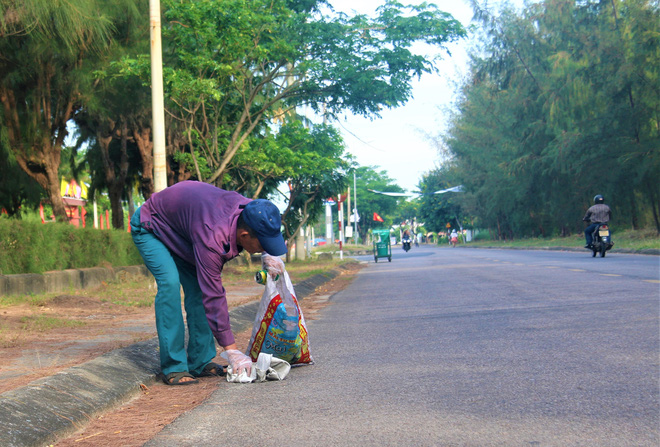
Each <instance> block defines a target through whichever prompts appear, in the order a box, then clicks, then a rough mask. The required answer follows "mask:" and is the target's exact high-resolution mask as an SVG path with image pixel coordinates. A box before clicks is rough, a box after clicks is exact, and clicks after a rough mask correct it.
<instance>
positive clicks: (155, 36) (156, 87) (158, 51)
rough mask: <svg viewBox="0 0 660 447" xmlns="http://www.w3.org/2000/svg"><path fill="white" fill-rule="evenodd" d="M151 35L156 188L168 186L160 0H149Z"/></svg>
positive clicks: (160, 189)
mask: <svg viewBox="0 0 660 447" xmlns="http://www.w3.org/2000/svg"><path fill="white" fill-rule="evenodd" d="M149 25H150V27H149V30H150V35H151V113H152V125H151V130H152V133H153V142H154V149H153V151H154V189H155V192H158V191H162V190H163V189H165V188H167V173H166V171H165V101H164V100H163V48H162V44H161V39H160V0H149Z"/></svg>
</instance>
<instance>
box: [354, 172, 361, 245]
mask: <svg viewBox="0 0 660 447" xmlns="http://www.w3.org/2000/svg"><path fill="white" fill-rule="evenodd" d="M357 224H358V212H357V186H356V184H355V171H353V225H354V227H355V228H354V230H353V234H354V236H353V240H354V241H355V245H357V244H359V243H360V236H359V235H358V232H357V230H358V226H357Z"/></svg>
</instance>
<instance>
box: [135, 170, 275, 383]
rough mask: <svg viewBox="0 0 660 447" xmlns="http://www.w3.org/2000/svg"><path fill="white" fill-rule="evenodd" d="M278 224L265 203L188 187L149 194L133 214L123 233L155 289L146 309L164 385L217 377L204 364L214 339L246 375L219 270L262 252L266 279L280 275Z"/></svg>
mask: <svg viewBox="0 0 660 447" xmlns="http://www.w3.org/2000/svg"><path fill="white" fill-rule="evenodd" d="M281 225H282V221H281V217H280V212H279V210H278V209H277V207H276V206H275V205H274V204H272V203H271V202H270V201H268V200H264V199H257V200H251V199H248V198H245V197H243V196H242V195H240V194H239V193H237V192H233V191H225V190H222V189H220V188H217V187H215V186H213V185H210V184H207V183H203V182H196V181H184V182H180V183H177V184H175V185H173V186H170V187H169V188H166V189H164V190H162V191H160V192H157V193H155V194H153V195H152V196H151V197H150V198H149V200H147V201H146V202H145V203H144V205H142V206H141V207H140V208H138V210H137V211H135V214H133V216H132V218H131V235H132V237H133V241H134V243H135V245H136V247H137V249H138V251H139V252H140V255H141V256H142V259H143V260H144V263H145V264H146V266H147V268H148V269H149V271H150V272H151V273H152V274H153V276H154V278H155V280H156V284H157V287H158V290H157V292H156V300H155V304H154V306H155V313H156V331H157V333H158V344H159V348H160V351H159V354H160V365H161V370H162V373H161V378H162V379H163V382H164V383H166V384H167V385H189V384H193V383H197V378H198V377H205V376H213V375H222V374H223V373H224V371H223V368H222V366H221V365H218V364H216V363H214V362H212V360H213V359H214V358H215V356H216V347H215V340H217V342H218V344H219V345H220V346H221V347H222V348H223V349H224V350H225V351H226V353H227V358H228V362H229V364H230V365H231V367H232V369H233V370H234V372H237V373H239V374H240V373H241V372H242V371H243V370H245V371H246V372H247V373H248V375H249V374H250V371H251V368H252V361H251V359H250V357H248V356H246V355H245V354H244V353H242V352H241V351H239V350H238V349H237V347H236V342H235V339H234V334H233V333H232V330H231V327H230V324H229V310H228V306H227V299H226V294H225V293H226V292H225V288H224V287H223V285H222V268H223V266H224V265H225V264H226V263H227V262H228V261H229V260H231V259H233V258H235V257H236V256H238V255H239V253H240V252H241V251H243V250H246V251H247V252H249V253H262V252H265V253H264V254H263V255H262V260H263V263H264V267H265V268H266V269H267V270H268V271H269V273H270V274H271V275H273V276H275V275H277V274H281V273H283V272H284V263H283V262H282V260H281V259H280V258H279V256H281V255H283V254H285V253H286V252H287V248H286V244H285V242H284V238H283V236H282V233H281V231H280V229H281ZM269 255H270V256H269ZM181 287H183V291H184V300H183V306H184V308H185V311H186V324H187V327H188V344H187V346H186V345H185V340H184V339H185V324H184V320H183V312H182V309H181V293H180V290H181Z"/></svg>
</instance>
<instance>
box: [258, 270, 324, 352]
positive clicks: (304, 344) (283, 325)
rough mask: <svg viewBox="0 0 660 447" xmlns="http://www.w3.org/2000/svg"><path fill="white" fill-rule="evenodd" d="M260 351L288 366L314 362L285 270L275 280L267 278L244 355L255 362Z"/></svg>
mask: <svg viewBox="0 0 660 447" xmlns="http://www.w3.org/2000/svg"><path fill="white" fill-rule="evenodd" d="M262 352H264V353H267V354H272V355H273V356H275V357H277V358H279V359H282V360H285V361H287V362H288V363H290V364H291V365H294V364H310V363H314V361H313V359H312V356H311V354H310V352H309V339H308V334H307V326H306V325H305V317H304V316H303V314H302V311H301V310H300V306H299V305H298V300H296V296H295V292H294V290H293V285H292V284H291V280H290V279H289V274H288V273H287V272H286V271H285V272H284V273H283V274H282V275H280V277H279V279H278V280H277V281H273V279H272V278H271V277H270V276H269V277H268V279H267V281H266V289H265V290H264V294H263V295H262V297H261V303H260V304H259V309H258V311H257V315H256V317H255V320H254V325H253V327H252V336H251V337H250V343H249V344H248V351H247V353H246V354H247V355H248V356H250V358H251V359H252V361H253V362H255V361H256V360H257V358H258V357H259V353H262Z"/></svg>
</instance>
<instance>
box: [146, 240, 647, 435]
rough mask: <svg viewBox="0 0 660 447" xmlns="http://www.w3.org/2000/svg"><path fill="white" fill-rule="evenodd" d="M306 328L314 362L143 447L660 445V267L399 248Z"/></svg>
mask: <svg viewBox="0 0 660 447" xmlns="http://www.w3.org/2000/svg"><path fill="white" fill-rule="evenodd" d="M365 260H370V265H369V267H368V268H366V269H364V270H363V271H362V273H361V274H360V275H359V276H358V277H357V278H356V280H355V281H354V282H353V283H352V284H351V285H350V286H349V287H348V288H346V289H345V290H344V291H342V292H340V293H338V294H336V295H334V296H333V297H332V299H331V303H332V304H331V305H330V306H328V307H326V308H325V309H324V310H323V311H322V312H321V318H320V319H319V320H315V321H312V322H310V323H309V331H310V341H311V348H312V354H313V356H314V358H315V360H316V365H314V366H306V367H301V368H296V369H294V370H292V372H291V374H290V375H289V377H288V378H287V380H285V381H283V382H268V383H264V384H246V385H239V384H229V383H227V384H224V385H223V386H222V387H221V388H220V389H219V390H218V391H217V392H216V393H215V394H214V395H213V396H212V398H211V399H209V400H208V401H207V402H206V403H205V404H203V405H201V406H199V407H198V408H196V409H195V410H194V411H192V412H189V413H187V414H185V415H183V416H182V417H180V418H179V419H178V420H176V421H175V422H174V423H173V424H171V425H170V426H168V427H166V428H165V429H164V430H163V431H162V432H161V433H160V434H159V435H158V436H157V437H155V438H154V439H153V440H151V441H150V442H149V443H147V444H146V445H147V446H151V447H154V446H159V447H160V446H177V447H179V446H199V445H207V444H209V445H210V444H217V445H223V444H224V445H232V446H342V445H360V446H395V445H396V446H562V447H563V446H613V447H623V446H653V447H656V446H658V445H659V444H660V399H659V388H658V387H659V358H660V326H659V321H658V320H659V318H658V317H659V313H660V312H659V310H660V305H659V303H660V258H658V257H655V256H634V255H617V254H615V253H611V254H609V253H608V256H607V257H606V258H604V259H601V258H592V257H591V255H590V254H589V252H587V251H586V250H585V252H584V253H577V252H551V251H521V250H485V249H484V250H479V249H462V248H456V249H451V248H441V249H438V248H435V247H424V246H422V247H420V248H413V250H411V251H410V252H409V253H403V251H401V249H400V248H397V247H395V248H394V257H393V259H392V262H391V263H389V262H383V261H382V260H379V262H378V263H374V262H373V257H371V258H370V257H365Z"/></svg>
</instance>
